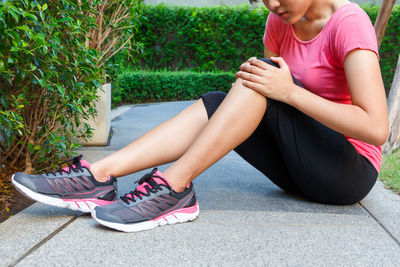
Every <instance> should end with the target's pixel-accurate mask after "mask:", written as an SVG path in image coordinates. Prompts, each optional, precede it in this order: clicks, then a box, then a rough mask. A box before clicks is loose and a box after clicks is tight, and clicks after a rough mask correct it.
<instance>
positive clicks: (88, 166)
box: [63, 159, 90, 172]
mask: <svg viewBox="0 0 400 267" xmlns="http://www.w3.org/2000/svg"><path fill="white" fill-rule="evenodd" d="M81 166H82V167H86V168H87V169H88V170H90V163H89V162H87V161H86V160H84V159H83V160H81ZM72 167H74V168H76V166H75V165H72ZM63 170H64V171H66V172H68V171H69V167H68V166H67V167H64V168H63Z"/></svg>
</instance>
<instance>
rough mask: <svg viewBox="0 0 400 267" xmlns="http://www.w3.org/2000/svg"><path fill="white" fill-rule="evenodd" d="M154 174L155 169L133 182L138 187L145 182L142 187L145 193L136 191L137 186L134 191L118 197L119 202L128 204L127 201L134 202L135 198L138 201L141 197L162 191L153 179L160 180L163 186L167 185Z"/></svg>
mask: <svg viewBox="0 0 400 267" xmlns="http://www.w3.org/2000/svg"><path fill="white" fill-rule="evenodd" d="M156 172H157V168H154V169H153V170H152V171H151V172H150V173H147V174H145V175H144V176H143V177H142V178H140V179H139V180H137V181H136V182H135V183H138V184H139V185H141V184H143V183H145V182H146V183H147V184H146V185H145V186H144V189H145V190H146V192H142V191H140V190H138V189H137V188H138V186H137V187H136V188H135V190H133V191H131V192H129V193H127V194H125V195H124V196H122V197H120V198H121V200H122V201H124V202H125V203H126V204H129V201H133V202H136V197H138V198H139V199H142V198H143V196H150V193H157V192H158V191H159V190H162V188H161V186H160V184H158V183H157V182H156V181H154V179H153V178H154V177H156V178H160V179H161V180H163V181H164V182H165V186H168V183H167V181H166V180H165V179H164V178H162V177H160V176H158V175H155V173H156ZM135 196H136V197H135Z"/></svg>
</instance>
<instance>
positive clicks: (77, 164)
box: [14, 155, 116, 200]
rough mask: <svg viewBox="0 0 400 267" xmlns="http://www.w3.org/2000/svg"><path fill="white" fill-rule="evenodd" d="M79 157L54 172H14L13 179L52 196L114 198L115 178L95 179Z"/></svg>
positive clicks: (88, 166) (87, 164) (85, 163)
mask: <svg viewBox="0 0 400 267" xmlns="http://www.w3.org/2000/svg"><path fill="white" fill-rule="evenodd" d="M81 157H82V156H81V155H80V156H78V157H75V158H73V159H70V160H68V161H66V162H64V163H68V162H72V164H71V165H69V166H67V167H65V168H63V169H60V170H58V171H55V172H49V173H44V174H41V175H29V174H25V173H20V172H19V173H16V174H15V175H14V180H15V181H16V182H17V183H19V184H21V185H23V186H25V187H27V188H29V189H30V190H32V191H34V192H37V193H41V194H46V195H51V196H52V197H59V198H63V197H68V198H71V199H80V198H98V199H104V200H114V199H115V197H116V180H115V178H114V177H110V179H109V180H108V181H107V182H104V183H101V182H98V181H96V179H94V177H93V175H92V173H91V172H90V170H89V168H90V165H89V163H87V162H86V161H84V160H81Z"/></svg>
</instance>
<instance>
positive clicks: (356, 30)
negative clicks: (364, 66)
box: [335, 7, 379, 64]
mask: <svg viewBox="0 0 400 267" xmlns="http://www.w3.org/2000/svg"><path fill="white" fill-rule="evenodd" d="M354 49H365V50H371V51H373V52H374V53H375V54H376V55H377V57H378V59H379V52H378V43H377V40H376V34H375V30H374V27H373V26H372V23H371V20H370V19H369V17H368V15H367V14H366V13H365V12H364V10H362V9H361V8H359V7H357V9H355V10H354V11H352V12H351V13H348V14H346V16H345V17H342V18H341V19H340V22H339V23H338V26H337V29H336V37H335V50H336V55H337V57H338V59H339V60H340V62H341V63H342V64H343V62H344V59H345V58H346V55H347V54H348V53H349V52H351V51H353V50H354Z"/></svg>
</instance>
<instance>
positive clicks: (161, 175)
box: [129, 171, 169, 197]
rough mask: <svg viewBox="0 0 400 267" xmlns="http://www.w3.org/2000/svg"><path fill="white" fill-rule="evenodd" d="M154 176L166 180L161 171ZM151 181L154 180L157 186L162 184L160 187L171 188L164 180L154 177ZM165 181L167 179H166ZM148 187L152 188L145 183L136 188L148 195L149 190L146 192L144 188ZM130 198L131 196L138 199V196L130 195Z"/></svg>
mask: <svg viewBox="0 0 400 267" xmlns="http://www.w3.org/2000/svg"><path fill="white" fill-rule="evenodd" d="M154 175H157V176H160V177H162V178H164V175H163V174H162V172H160V171H157V172H155V173H154ZM151 179H153V180H154V181H155V182H156V183H157V184H160V185H161V184H163V185H166V186H167V187H169V184H168V183H166V182H165V181H164V180H163V179H160V178H158V177H154V176H153V177H152V178H151ZM164 179H165V178H164ZM146 185H147V186H148V187H150V188H152V186H151V185H149V184H148V183H147V182H144V183H143V184H140V185H138V186H137V187H136V190H137V191H140V192H142V193H144V194H147V190H146V188H144V187H145V186H146ZM129 196H130V197H137V196H135V195H133V196H132V195H131V194H129Z"/></svg>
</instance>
